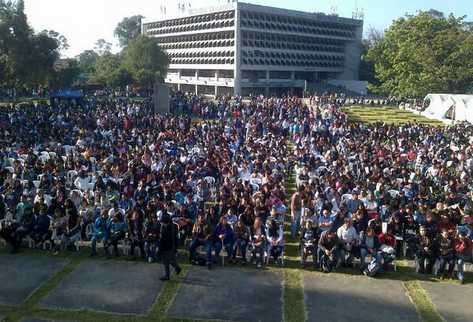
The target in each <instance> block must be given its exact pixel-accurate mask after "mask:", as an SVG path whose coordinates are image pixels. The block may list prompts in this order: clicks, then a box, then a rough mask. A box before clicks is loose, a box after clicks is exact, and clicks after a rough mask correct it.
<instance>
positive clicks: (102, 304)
mask: <svg viewBox="0 0 473 322" xmlns="http://www.w3.org/2000/svg"><path fill="white" fill-rule="evenodd" d="M160 276H162V270H161V265H147V264H145V263H128V262H106V261H95V262H94V261H89V262H85V263H82V264H81V265H80V266H79V267H78V268H77V269H76V270H75V271H74V272H73V273H72V274H70V275H69V276H67V277H66V278H65V279H64V280H63V281H62V282H61V284H59V286H58V287H57V288H56V289H55V290H54V291H52V293H50V294H49V296H48V297H46V298H45V299H44V300H43V301H42V302H41V306H42V307H45V308H50V309H51V308H52V309H73V310H82V309H89V310H95V311H104V312H110V313H129V314H146V313H147V312H148V311H149V310H150V309H151V306H152V305H153V303H154V301H155V300H156V297H157V296H158V294H159V292H160V291H161V288H162V284H163V283H162V282H161V281H160V280H159V277H160Z"/></svg>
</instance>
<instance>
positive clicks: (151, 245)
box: [145, 240, 159, 261]
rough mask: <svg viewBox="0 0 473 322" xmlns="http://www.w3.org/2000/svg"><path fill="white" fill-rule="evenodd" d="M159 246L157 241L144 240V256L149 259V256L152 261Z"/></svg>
mask: <svg viewBox="0 0 473 322" xmlns="http://www.w3.org/2000/svg"><path fill="white" fill-rule="evenodd" d="M158 247H159V241H158V240H156V241H146V242H145V254H146V257H147V258H148V259H149V258H151V260H152V261H154V260H155V259H156V251H157V250H158Z"/></svg>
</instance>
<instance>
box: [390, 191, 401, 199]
mask: <svg viewBox="0 0 473 322" xmlns="http://www.w3.org/2000/svg"><path fill="white" fill-rule="evenodd" d="M388 193H389V194H390V195H391V198H396V197H397V196H398V195H399V191H397V190H394V189H391V190H388Z"/></svg>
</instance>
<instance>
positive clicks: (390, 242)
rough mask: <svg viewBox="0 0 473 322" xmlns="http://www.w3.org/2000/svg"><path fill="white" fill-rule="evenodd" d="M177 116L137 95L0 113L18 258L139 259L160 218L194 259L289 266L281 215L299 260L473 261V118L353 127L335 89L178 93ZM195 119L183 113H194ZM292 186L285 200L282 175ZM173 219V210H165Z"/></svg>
mask: <svg viewBox="0 0 473 322" xmlns="http://www.w3.org/2000/svg"><path fill="white" fill-rule="evenodd" d="M173 100H174V101H173V104H174V105H175V106H177V107H178V110H179V112H182V113H184V115H166V116H162V115H154V114H152V113H151V106H150V105H148V104H147V103H136V102H133V101H131V100H128V99H121V100H119V101H114V100H107V99H105V100H97V99H94V100H90V101H88V103H87V104H86V105H85V106H76V107H70V106H64V105H60V106H59V107H57V108H54V109H53V108H50V107H41V108H37V107H36V108H35V107H25V106H23V107H21V108H19V107H10V108H5V109H2V110H1V111H0V141H1V142H2V144H1V145H0V187H1V190H0V194H1V197H0V219H1V220H2V222H1V227H0V236H1V237H3V239H4V240H5V241H6V242H7V243H9V244H10V245H11V247H12V251H13V252H17V251H18V250H19V249H20V247H21V245H22V242H23V240H24V239H27V240H28V241H30V243H31V244H32V245H34V246H35V247H42V246H45V245H48V244H49V246H50V248H51V249H53V250H54V251H59V250H60V249H70V250H74V249H77V248H78V247H81V246H82V245H84V242H85V241H88V242H90V245H91V249H92V250H91V252H92V255H93V256H94V255H96V254H97V246H98V245H100V246H102V248H103V250H104V254H105V255H106V256H110V254H111V253H113V254H115V255H119V254H120V248H122V249H124V250H126V252H127V253H128V252H129V254H130V255H131V256H135V254H136V251H137V249H138V250H139V254H140V256H142V257H144V258H146V260H148V261H149V262H152V261H155V260H156V259H157V256H159V248H160V245H159V244H160V234H161V219H162V218H163V217H169V216H170V217H171V218H172V220H173V222H174V223H176V224H177V226H178V227H179V243H180V244H182V245H185V247H187V248H188V250H189V261H190V262H192V263H195V264H202V265H207V266H208V267H209V268H211V267H212V265H214V264H216V263H217V262H218V260H219V259H222V260H223V261H224V260H225V257H224V256H221V254H222V255H223V254H226V255H227V256H228V260H229V261H230V262H237V261H240V262H241V263H242V264H245V263H247V262H248V261H252V262H253V261H254V262H255V264H256V265H257V266H258V267H262V266H264V265H266V264H267V263H268V262H269V261H270V260H273V261H274V262H275V263H279V264H283V263H284V251H285V235H284V231H283V230H284V221H285V219H286V217H285V216H286V215H288V217H290V218H291V219H290V220H291V235H292V238H299V239H300V247H299V249H300V258H301V262H302V265H304V266H307V264H308V260H309V259H310V258H311V259H312V262H313V265H314V266H316V267H319V268H320V269H322V270H323V271H326V272H329V271H331V270H333V269H336V268H337V267H339V266H341V265H345V266H352V265H354V263H355V259H358V260H357V261H359V263H360V264H359V265H360V269H361V270H362V271H363V272H364V273H365V274H367V275H370V276H374V275H375V274H376V273H377V272H380V271H382V270H384V269H389V268H390V266H391V264H393V263H395V260H396V258H398V257H400V256H403V257H412V258H415V260H416V269H417V271H418V272H419V273H431V272H433V273H435V274H436V275H438V276H443V275H446V274H447V273H448V274H449V275H452V274H453V272H454V269H455V265H456V267H457V275H458V278H459V279H460V280H463V279H464V272H463V267H464V265H463V264H464V262H465V261H469V260H471V255H472V247H471V239H472V229H471V224H472V221H471V218H472V217H471V216H472V215H473V194H472V191H473V185H472V183H473V181H472V174H473V140H471V139H470V138H471V137H472V135H473V128H472V127H471V126H467V125H457V126H452V127H448V128H435V127H431V126H425V125H419V124H410V125H404V126H394V125H386V124H376V125H364V124H352V123H350V122H348V120H347V119H346V116H345V114H344V113H343V112H342V110H341V108H340V106H339V103H340V102H339V101H337V100H336V98H331V97H330V96H323V97H321V98H320V99H317V100H313V101H312V105H313V104H314V103H313V102H316V103H315V107H311V108H309V107H308V106H306V105H304V104H303V102H302V101H301V100H300V99H298V98H292V97H283V98H264V97H257V98H253V99H251V100H249V101H244V100H242V99H241V98H238V97H237V98H236V99H234V100H231V99H229V98H222V99H220V100H219V101H218V102H217V103H207V102H206V101H205V100H203V99H201V98H199V97H196V96H186V95H177V96H175V98H174V99H173ZM191 114H192V115H194V116H198V117H200V119H202V121H198V122H193V121H192V119H191V118H190V115H191ZM293 172H295V175H296V192H295V193H294V194H293V195H292V197H291V199H290V204H289V203H288V204H285V202H284V201H285V197H286V186H287V183H288V182H287V180H288V178H289V177H290V175H291V173H293ZM168 215H169V216H168Z"/></svg>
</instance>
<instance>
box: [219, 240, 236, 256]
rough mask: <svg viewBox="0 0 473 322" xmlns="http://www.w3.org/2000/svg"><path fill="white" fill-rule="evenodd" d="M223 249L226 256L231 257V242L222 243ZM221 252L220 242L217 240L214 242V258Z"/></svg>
mask: <svg viewBox="0 0 473 322" xmlns="http://www.w3.org/2000/svg"><path fill="white" fill-rule="evenodd" d="M223 247H224V248H225V251H226V252H227V255H228V256H232V253H233V252H232V250H233V242H232V241H227V242H225V241H224V242H223ZM221 251H222V241H221V240H217V241H216V242H215V257H219V256H220V252H221Z"/></svg>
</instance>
